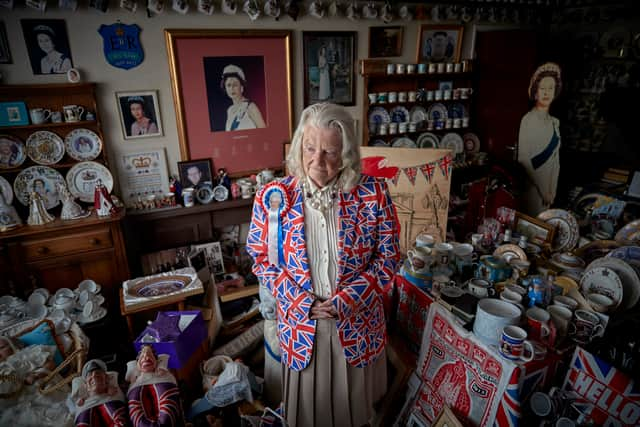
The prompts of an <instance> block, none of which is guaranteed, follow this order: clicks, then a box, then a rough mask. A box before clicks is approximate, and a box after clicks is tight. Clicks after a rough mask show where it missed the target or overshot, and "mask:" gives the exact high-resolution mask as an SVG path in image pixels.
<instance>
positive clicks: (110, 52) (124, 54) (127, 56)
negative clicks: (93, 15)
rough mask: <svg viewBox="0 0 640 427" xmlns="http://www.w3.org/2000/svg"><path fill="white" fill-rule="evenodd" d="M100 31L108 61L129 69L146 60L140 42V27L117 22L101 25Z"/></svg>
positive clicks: (115, 65)
mask: <svg viewBox="0 0 640 427" xmlns="http://www.w3.org/2000/svg"><path fill="white" fill-rule="evenodd" d="M98 33H100V35H101V36H102V42H103V43H102V48H103V51H104V57H105V59H106V60H107V62H108V63H109V64H111V65H113V66H114V67H118V68H124V69H125V70H128V69H130V68H133V67H137V66H138V65H140V64H141V63H142V61H143V60H144V52H143V51H142V45H141V44H140V27H139V26H137V25H136V24H133V25H125V24H122V23H120V22H116V23H115V24H111V25H101V26H100V28H99V29H98Z"/></svg>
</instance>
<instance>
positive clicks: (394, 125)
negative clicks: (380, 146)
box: [389, 122, 398, 135]
mask: <svg viewBox="0 0 640 427" xmlns="http://www.w3.org/2000/svg"><path fill="white" fill-rule="evenodd" d="M396 133H398V123H396V122H391V123H389V135H395V134H396Z"/></svg>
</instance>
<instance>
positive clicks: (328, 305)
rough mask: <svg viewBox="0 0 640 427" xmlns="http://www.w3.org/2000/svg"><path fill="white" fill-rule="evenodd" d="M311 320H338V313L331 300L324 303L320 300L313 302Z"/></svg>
mask: <svg viewBox="0 0 640 427" xmlns="http://www.w3.org/2000/svg"><path fill="white" fill-rule="evenodd" d="M310 318H311V319H314V320H317V319H337V318H338V312H337V311H336V309H335V307H334V306H333V304H332V302H331V300H330V299H327V300H324V301H323V300H320V299H316V300H315V301H313V304H311V316H310Z"/></svg>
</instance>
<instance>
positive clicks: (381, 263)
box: [247, 175, 400, 371]
mask: <svg viewBox="0 0 640 427" xmlns="http://www.w3.org/2000/svg"><path fill="white" fill-rule="evenodd" d="M280 183H281V184H283V185H284V187H285V188H286V190H287V197H288V199H289V200H288V202H289V206H288V209H287V210H286V211H285V212H284V214H283V217H282V236H283V243H282V257H280V258H279V262H278V265H274V264H271V263H269V258H268V253H267V250H268V242H267V238H268V213H267V212H266V211H265V208H264V207H263V206H262V205H261V204H260V203H259V200H260V196H261V192H259V193H258V195H257V196H256V201H255V202H254V206H253V217H252V221H251V225H250V229H249V235H248V238H247V251H248V252H249V254H250V255H251V256H252V257H253V258H254V261H255V263H254V266H253V271H254V273H255V274H256V276H257V277H258V278H259V279H260V280H261V282H262V284H263V285H265V286H266V287H267V289H269V290H270V291H271V293H272V294H273V295H274V297H275V298H276V300H277V302H278V310H277V312H278V335H279V339H280V350H281V355H282V360H283V361H284V362H285V363H286V364H287V366H288V367H289V368H290V369H293V370H296V371H299V370H302V369H304V368H305V367H306V366H307V365H308V364H309V360H311V355H312V352H313V342H314V335H315V327H316V321H315V320H312V319H310V318H309V314H310V308H311V305H312V304H313V301H314V299H315V296H314V295H313V293H312V292H313V285H312V282H311V273H310V270H309V260H308V256H307V247H306V243H305V229H304V197H303V196H304V194H303V190H302V186H301V185H299V179H298V178H294V177H286V178H284V179H283V180H282V181H280ZM263 190H264V187H263ZM338 222H339V227H338V230H339V231H338V273H337V280H336V281H337V283H336V291H335V294H334V296H333V297H332V298H331V299H332V302H333V305H334V307H335V309H336V311H337V313H338V320H337V322H336V325H337V328H338V335H339V337H340V341H341V343H342V347H343V349H344V354H345V357H346V360H347V361H348V362H349V363H350V364H351V365H353V366H356V367H364V366H367V365H368V364H369V363H371V362H373V361H374V360H376V358H377V357H378V356H379V355H380V353H381V352H382V350H383V348H384V345H385V341H386V328H385V320H384V310H383V305H382V289H383V288H384V287H385V286H386V285H387V284H388V283H389V282H390V281H391V280H393V276H394V274H395V271H396V266H397V264H398V260H399V258H400V247H399V224H398V219H397V215H396V210H395V206H394V205H393V202H392V201H391V196H390V195H389V191H388V188H387V184H386V182H385V181H384V180H381V179H377V178H373V177H370V176H366V175H362V176H361V178H360V181H359V183H358V184H357V185H356V186H355V187H354V188H353V189H352V190H351V191H350V192H340V195H339V220H338Z"/></svg>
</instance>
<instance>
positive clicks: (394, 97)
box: [388, 92, 398, 102]
mask: <svg viewBox="0 0 640 427" xmlns="http://www.w3.org/2000/svg"><path fill="white" fill-rule="evenodd" d="M388 99H389V102H396V101H397V100H398V92H389V96H388Z"/></svg>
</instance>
